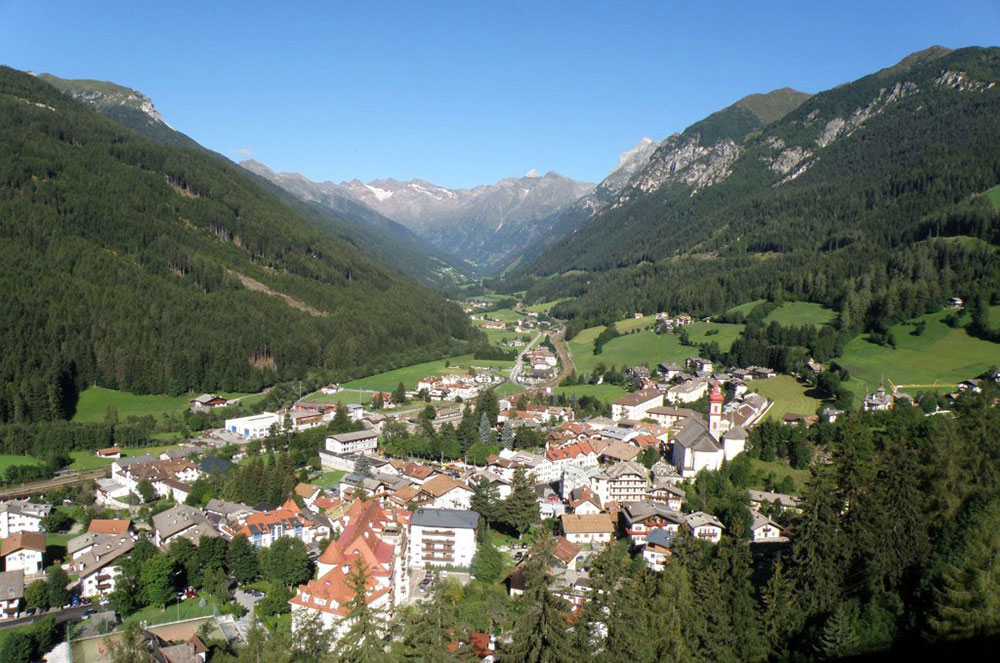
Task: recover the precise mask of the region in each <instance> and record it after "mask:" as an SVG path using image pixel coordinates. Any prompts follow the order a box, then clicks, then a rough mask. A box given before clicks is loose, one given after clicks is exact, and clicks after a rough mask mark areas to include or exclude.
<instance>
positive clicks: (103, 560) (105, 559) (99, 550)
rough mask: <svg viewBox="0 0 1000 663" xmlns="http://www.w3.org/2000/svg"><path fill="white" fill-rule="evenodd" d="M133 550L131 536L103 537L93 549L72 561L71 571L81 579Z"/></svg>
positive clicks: (133, 541)
mask: <svg viewBox="0 0 1000 663" xmlns="http://www.w3.org/2000/svg"><path fill="white" fill-rule="evenodd" d="M133 548H135V540H134V539H132V537H131V536H128V535H127V534H126V535H123V536H112V535H103V536H101V538H100V540H99V541H98V542H97V543H95V544H94V547H93V548H91V549H90V550H88V551H87V552H86V553H84V554H83V555H80V556H79V557H77V558H76V559H75V560H73V570H74V571H76V572H77V573H79V574H80V576H81V577H84V576H88V575H90V574H91V573H93V572H94V571H97V570H98V569H102V568H104V567H106V566H108V565H109V564H111V563H112V562H114V561H115V560H117V559H118V558H119V557H121V556H122V555H126V554H128V553H129V552H131V551H132V549H133Z"/></svg>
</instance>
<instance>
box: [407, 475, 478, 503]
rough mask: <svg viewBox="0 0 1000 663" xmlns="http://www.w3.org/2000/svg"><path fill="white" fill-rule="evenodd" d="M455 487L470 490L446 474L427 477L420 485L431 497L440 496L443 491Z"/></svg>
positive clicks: (445, 491)
mask: <svg viewBox="0 0 1000 663" xmlns="http://www.w3.org/2000/svg"><path fill="white" fill-rule="evenodd" d="M455 488H460V489H462V490H470V488H469V487H468V486H466V485H465V484H464V483H462V482H461V481H458V480H457V479H453V478H451V477H450V476H448V475H446V474H439V475H437V476H436V477H433V478H431V479H428V480H427V481H425V482H424V484H423V485H422V486H421V487H420V490H421V491H423V492H425V493H427V494H428V495H431V496H432V497H441V496H442V495H444V494H445V493H447V492H449V491H451V490H453V489H455ZM470 492H471V490H470Z"/></svg>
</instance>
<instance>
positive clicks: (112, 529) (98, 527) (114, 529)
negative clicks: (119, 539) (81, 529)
mask: <svg viewBox="0 0 1000 663" xmlns="http://www.w3.org/2000/svg"><path fill="white" fill-rule="evenodd" d="M131 527H132V521H131V520H128V519H127V518H126V519H108V518H94V519H93V520H91V521H90V526H89V527H87V532H89V533H90V534H116V535H119V536H120V535H122V534H126V533H127V532H128V531H129V529H130V528H131Z"/></svg>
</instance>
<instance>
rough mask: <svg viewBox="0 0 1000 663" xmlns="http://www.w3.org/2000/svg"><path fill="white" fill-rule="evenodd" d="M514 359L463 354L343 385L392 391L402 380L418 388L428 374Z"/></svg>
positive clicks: (500, 366) (503, 364)
mask: <svg viewBox="0 0 1000 663" xmlns="http://www.w3.org/2000/svg"><path fill="white" fill-rule="evenodd" d="M446 361H447V362H450V367H445V362H446ZM513 365H514V362H512V361H499V360H493V359H473V358H472V355H461V356H458V357H451V358H450V359H437V360H435V361H428V362H424V363H423V364H414V365H413V366H405V367H403V368H397V369H396V370H393V371H387V372H385V373H379V374H377V375H369V376H368V377H366V378H361V379H358V380H352V381H351V382H346V383H344V384H343V387H345V388H346V389H378V390H381V391H392V390H393V389H395V388H396V386H397V385H398V384H399V383H400V382H402V383H403V384H404V385H406V388H407V389H416V388H417V382H418V381H419V380H420V378H423V377H426V376H428V375H445V374H446V373H454V372H457V371H458V369H459V367H465V366H484V367H487V368H498V369H504V368H511V367H512V366H513Z"/></svg>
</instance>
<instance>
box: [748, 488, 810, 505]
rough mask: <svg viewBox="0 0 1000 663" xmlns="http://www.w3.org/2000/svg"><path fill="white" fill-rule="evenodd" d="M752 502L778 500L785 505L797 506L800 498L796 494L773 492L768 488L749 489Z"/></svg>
mask: <svg viewBox="0 0 1000 663" xmlns="http://www.w3.org/2000/svg"><path fill="white" fill-rule="evenodd" d="M747 493H749V495H750V501H751V502H777V503H778V504H780V505H781V506H783V507H791V508H795V507H798V505H799V498H798V497H796V496H794V495H785V494H783V493H772V492H768V491H766V490H748V491H747Z"/></svg>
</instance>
